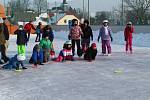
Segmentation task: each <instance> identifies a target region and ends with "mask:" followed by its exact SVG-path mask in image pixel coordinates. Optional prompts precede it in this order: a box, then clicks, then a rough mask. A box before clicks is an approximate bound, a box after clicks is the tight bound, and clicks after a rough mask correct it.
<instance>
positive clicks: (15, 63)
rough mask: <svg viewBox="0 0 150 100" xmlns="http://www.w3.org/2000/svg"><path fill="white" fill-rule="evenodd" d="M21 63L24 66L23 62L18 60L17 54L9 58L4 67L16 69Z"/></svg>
mask: <svg viewBox="0 0 150 100" xmlns="http://www.w3.org/2000/svg"><path fill="white" fill-rule="evenodd" d="M19 65H21V66H22V67H24V65H23V62H22V61H18V60H17V54H16V55H15V56H14V57H12V58H11V59H10V60H9V63H8V64H6V65H4V66H3V68H4V69H15V68H16V67H17V66H19Z"/></svg>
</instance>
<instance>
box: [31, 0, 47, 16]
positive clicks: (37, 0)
mask: <svg viewBox="0 0 150 100" xmlns="http://www.w3.org/2000/svg"><path fill="white" fill-rule="evenodd" d="M33 4H34V8H35V10H37V12H38V14H40V13H41V12H42V11H46V10H47V0H33Z"/></svg>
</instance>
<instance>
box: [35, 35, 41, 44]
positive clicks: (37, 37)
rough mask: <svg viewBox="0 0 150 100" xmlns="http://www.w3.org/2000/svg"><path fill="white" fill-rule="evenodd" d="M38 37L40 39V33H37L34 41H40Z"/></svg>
mask: <svg viewBox="0 0 150 100" xmlns="http://www.w3.org/2000/svg"><path fill="white" fill-rule="evenodd" d="M40 39H41V34H40V33H37V36H36V39H35V42H40Z"/></svg>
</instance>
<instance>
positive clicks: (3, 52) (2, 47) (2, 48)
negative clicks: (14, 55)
mask: <svg viewBox="0 0 150 100" xmlns="http://www.w3.org/2000/svg"><path fill="white" fill-rule="evenodd" d="M0 52H1V59H3V60H4V62H7V61H9V58H8V57H7V56H6V46H5V44H4V45H0Z"/></svg>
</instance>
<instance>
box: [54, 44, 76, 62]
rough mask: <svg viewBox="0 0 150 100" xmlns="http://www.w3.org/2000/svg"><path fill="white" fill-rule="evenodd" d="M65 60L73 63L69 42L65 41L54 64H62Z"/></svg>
mask: <svg viewBox="0 0 150 100" xmlns="http://www.w3.org/2000/svg"><path fill="white" fill-rule="evenodd" d="M66 60H70V61H73V60H74V58H73V55H72V45H71V41H66V42H65V43H64V45H63V49H62V50H61V51H60V53H59V56H58V57H57V58H56V62H63V61H66Z"/></svg>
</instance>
